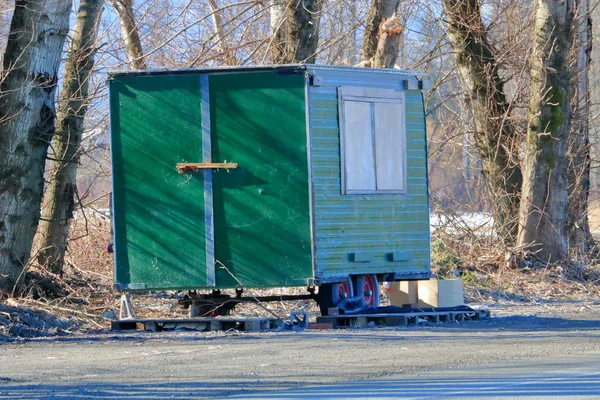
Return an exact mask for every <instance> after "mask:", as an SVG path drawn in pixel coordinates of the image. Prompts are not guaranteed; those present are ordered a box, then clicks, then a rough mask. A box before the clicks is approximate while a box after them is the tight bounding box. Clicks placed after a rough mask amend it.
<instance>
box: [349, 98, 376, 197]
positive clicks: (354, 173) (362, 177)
mask: <svg viewBox="0 0 600 400" xmlns="http://www.w3.org/2000/svg"><path fill="white" fill-rule="evenodd" d="M371 121H372V117H371V103H366V102H358V101H344V167H345V178H346V190H347V191H361V190H366V191H369V190H375V189H376V186H375V160H374V155H373V128H372V122H371Z"/></svg>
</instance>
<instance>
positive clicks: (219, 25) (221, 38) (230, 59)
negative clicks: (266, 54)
mask: <svg viewBox="0 0 600 400" xmlns="http://www.w3.org/2000/svg"><path fill="white" fill-rule="evenodd" d="M208 5H209V6H210V11H211V12H212V20H213V24H214V26H215V38H216V41H217V43H218V44H219V49H220V50H221V53H222V55H223V63H224V64H225V65H237V64H238V60H237V59H236V57H235V53H234V52H233V51H232V50H231V49H230V48H229V46H228V45H227V39H226V37H225V34H226V32H225V29H224V27H223V18H222V16H221V9H220V8H219V6H218V5H217V1H216V0H208Z"/></svg>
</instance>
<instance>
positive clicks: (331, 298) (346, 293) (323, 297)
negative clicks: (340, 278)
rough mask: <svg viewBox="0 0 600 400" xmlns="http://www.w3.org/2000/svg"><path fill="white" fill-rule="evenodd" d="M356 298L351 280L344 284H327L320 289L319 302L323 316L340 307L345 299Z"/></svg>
mask: <svg viewBox="0 0 600 400" xmlns="http://www.w3.org/2000/svg"><path fill="white" fill-rule="evenodd" d="M352 296H354V291H353V287H352V281H351V280H350V278H348V280H346V281H344V282H337V283H325V284H323V285H321V286H320V287H319V294H318V302H319V307H320V308H321V315H327V310H329V309H330V308H332V307H335V306H337V305H338V303H339V302H340V301H342V300H344V299H347V298H349V297H352Z"/></svg>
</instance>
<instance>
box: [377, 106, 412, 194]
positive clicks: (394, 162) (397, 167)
mask: <svg viewBox="0 0 600 400" xmlns="http://www.w3.org/2000/svg"><path fill="white" fill-rule="evenodd" d="M403 110H404V107H403V105H402V104H396V103H376V104H375V154H376V165H377V190H403V189H404V149H403V147H404V129H405V128H404V113H403Z"/></svg>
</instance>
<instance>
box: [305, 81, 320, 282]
mask: <svg viewBox="0 0 600 400" xmlns="http://www.w3.org/2000/svg"><path fill="white" fill-rule="evenodd" d="M304 107H305V110H304V112H305V118H306V164H307V168H308V169H307V175H308V220H309V224H310V227H309V228H310V253H311V265H312V278H313V284H314V277H315V274H316V270H317V259H316V255H317V249H316V246H317V236H316V232H315V190H314V184H313V178H312V141H311V126H310V76H309V74H308V72H305V73H304ZM307 284H308V282H307Z"/></svg>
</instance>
